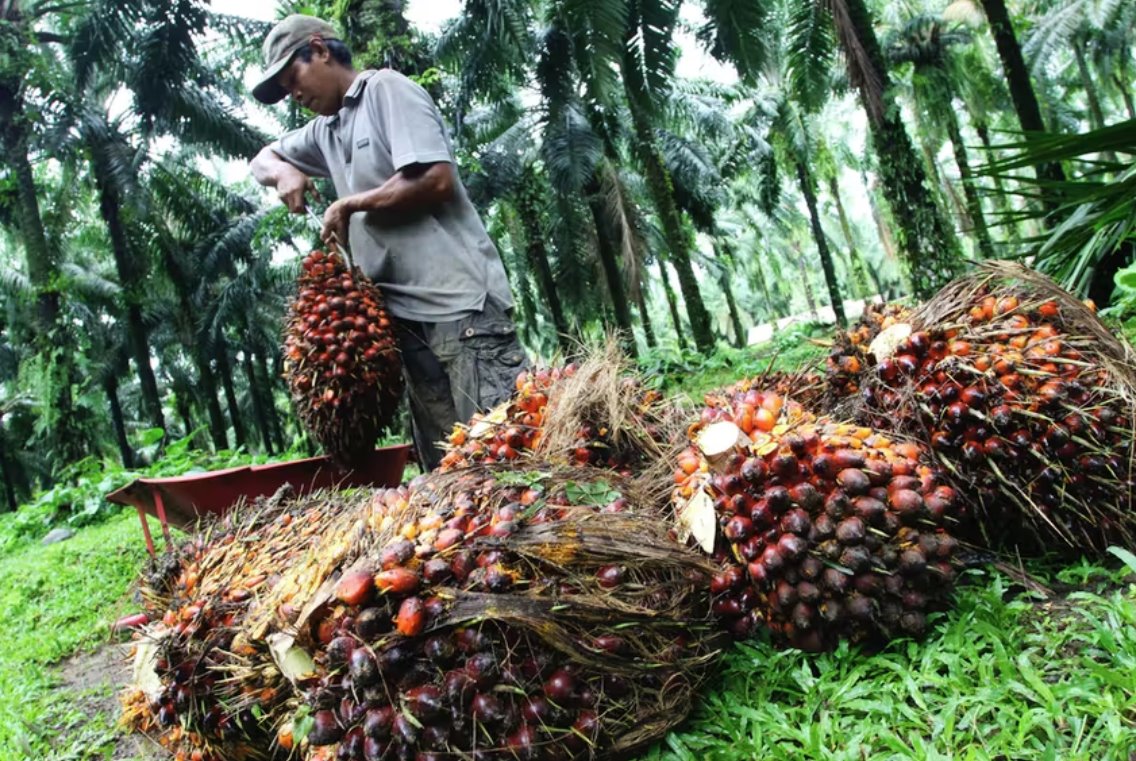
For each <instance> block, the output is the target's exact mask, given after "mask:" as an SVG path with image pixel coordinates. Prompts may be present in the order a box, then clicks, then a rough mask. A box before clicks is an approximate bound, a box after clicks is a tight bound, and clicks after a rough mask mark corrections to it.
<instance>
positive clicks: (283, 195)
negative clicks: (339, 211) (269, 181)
mask: <svg viewBox="0 0 1136 761" xmlns="http://www.w3.org/2000/svg"><path fill="white" fill-rule="evenodd" d="M309 191H310V192H311V193H312V195H313V196H315V198H316V199H317V200H318V199H319V191H318V190H316V185H315V183H314V182H312V178H311V177H308V176H307V175H306V174H304V173H303V172H301V171H300V170H299V169H296V168H295V167H292V166H289V167H288V169H287V170H280V172H279V177H278V178H277V180H276V195H277V196H278V197H279V198H280V201H281V202H282V203H283V204H284V205H285V206H287V207H288V211H290V212H292V213H293V214H301V213H303V211H304V209H305V208H306V207H307V203H308V202H307V199H306V198H305V197H304V196H305V195H306V194H307V193H308V192H309Z"/></svg>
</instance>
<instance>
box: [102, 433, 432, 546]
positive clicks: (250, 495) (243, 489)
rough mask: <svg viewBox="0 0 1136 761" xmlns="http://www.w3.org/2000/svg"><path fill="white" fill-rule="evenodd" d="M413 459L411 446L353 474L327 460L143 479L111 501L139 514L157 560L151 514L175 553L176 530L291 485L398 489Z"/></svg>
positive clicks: (376, 456)
mask: <svg viewBox="0 0 1136 761" xmlns="http://www.w3.org/2000/svg"><path fill="white" fill-rule="evenodd" d="M409 454H410V446H409V445H407V444H400V445H398V446H393V447H383V448H381V449H376V450H375V451H374V452H372V453H371V454H370V456H368V457H367V458H366V459H365V461H364V462H362V463H361V464H359V465H358V466H357V467H356V468H355V469H354V470H343V469H341V468H339V467H337V466H335V465H334V464H333V463H332V462H331V461H330V460H329V459H328V458H327V457H310V458H308V459H305V460H290V461H288V462H276V463H271V464H268V465H246V466H244V467H240V468H228V469H226V470H214V471H210V472H208V473H195V474H193V475H186V476H177V477H174V478H139V479H136V480H135V481H133V482H132V483H130V484H128V485H126V486H124V487H122V488H121V489H119V490H118V491H114V492H111V493H110V494H108V495H107V499H109V500H110V501H111V502H115V503H117V504H120V505H132V506H133V507H134V508H135V509H136V510H137V511H138V519H139V520H141V521H142V533H143V534H145V536H146V549H148V550H149V551H150V556H151V557H153V556H155V554H156V553H155V551H154V540H153V538H152V537H151V536H150V527H149V526H148V525H147V524H146V514H147V513H149V514H150V515H153V516H154V517H155V518H157V519H158V522H159V523H161V524H162V535H163V536H164V537H165V539H166V547H167V548H172V547H173V542H172V541H171V540H170V525H171V524H173V525H174V526H177V527H178V528H185V527H188V526H192V525H193V524H194V523H196V522H197V521H198V519H200V518H202V517H205V516H209V515H213V516H221V515H224V514H225V513H226V512H227V511H228V510H229V508H231V507H232V506H233V505H235V504H236V503H237V502H239V501H240V500H241V498H242V497H243V498H244V499H246V500H252V499H255V498H256V497H262V496H268V495H271V494H274V493H276V490H277V489H279V488H280V487H281V486H283V485H284V484H286V483H288V484H291V485H292V488H294V489H295V490H296V494H297V495H300V494H306V493H308V492H311V491H315V490H316V489H325V488H328V487H338V488H346V487H350V486H397V485H398V484H399V483H400V482H401V480H402V471H403V469H404V468H405V467H406V460H407V457H408V456H409Z"/></svg>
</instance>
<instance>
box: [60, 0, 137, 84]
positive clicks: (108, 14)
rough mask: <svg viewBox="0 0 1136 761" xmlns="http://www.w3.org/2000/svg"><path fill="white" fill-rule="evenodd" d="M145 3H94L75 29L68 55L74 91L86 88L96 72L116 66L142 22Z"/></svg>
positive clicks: (116, 0)
mask: <svg viewBox="0 0 1136 761" xmlns="http://www.w3.org/2000/svg"><path fill="white" fill-rule="evenodd" d="M144 5H145V0H142V1H139V0H95V2H92V3H91V4H90V6H89V8H88V9H87V12H86V13H84V14H83V15H82V16H81V17H80V18H79V21H78V23H77V24H76V26H75V30H74V32H73V33H72V35H71V44H70V45H69V46H68V54H69V56H70V58H71V63H72V67H73V71H74V73H75V85H76V89H77V90H83V89H85V88H86V86H87V83H88V82H89V81H90V78H91V76H92V75H93V73H94V71H95V69H96V68H98V67H100V66H107V65H108V64H109V65H111V66H115V65H117V62H118V61H120V60H121V57H120V53H121V51H122V49H123V46H124V45H126V44H127V40H129V39H130V37H131V35H132V33H133V30H134V28H135V27H136V25H137V24H139V23H140V22H141V20H142V13H143V6H144Z"/></svg>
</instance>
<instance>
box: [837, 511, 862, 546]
mask: <svg viewBox="0 0 1136 761" xmlns="http://www.w3.org/2000/svg"><path fill="white" fill-rule="evenodd" d="M864 533H865V528H864V522H863V521H862V520H860V519H859V518H857V517H855V516H854V517H851V518H845V519H844V520H842V521H841V522H840V523H838V524H837V525H836V539H837V540H838V541H839V542H840V543H841V544H859V543H860V542H862V541H864Z"/></svg>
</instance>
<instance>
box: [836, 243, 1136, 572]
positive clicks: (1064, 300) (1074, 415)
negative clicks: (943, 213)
mask: <svg viewBox="0 0 1136 761" xmlns="http://www.w3.org/2000/svg"><path fill="white" fill-rule="evenodd" d="M893 352H894V353H890V354H884V353H881V355H880V356H873V361H874V364H873V365H872V366H871V367H870V368H868V369H866V371H865V372H864V374H863V376H862V379H861V383H862V385H863V390H862V393H861V396H860V402H861V406H860V408H859V410H858V415H859V417H860V419H861V420H862V421H863V422H865V423H867V424H870V425H873V426H877V427H879V428H881V429H883V430H888V431H897V432H903V433H907V434H910V435H913V436H916V437H918V438H919V439H921V440H922V441H924V442H925V443H927V444H928V445H929V446H930V447H931V448H932V450H933V451H934V454H935V457H936V459H937V461H938V462H939V463H940V464H941V466H942V467H943V468H944V469H945V470H946V471H947V472H948V474H949V475H950V477H951V480H952V482H953V483H954V485H955V486H956V487H957V488H958V489H959V490H960V491H962V492H963V495H964V498H965V499H966V501H967V502H968V503H970V504H973V506H974V510H973V515H974V518H975V520H974V521H973V522H972V523H971V524H970V525H969V526H967V527H966V528H967V537H968V538H971V539H974V540H975V541H978V542H981V543H982V544H984V545H986V546H991V547H1016V548H1017V549H1018V550H1020V551H1024V552H1030V553H1035V552H1046V551H1053V550H1063V551H1066V552H1070V551H1071V552H1083V551H1086V550H1087V551H1095V552H1098V553H1100V552H1104V551H1105V549H1106V548H1107V547H1108V546H1109V545H1110V544H1116V543H1120V544H1129V543H1131V542H1132V541H1133V539H1134V538H1136V530H1134V528H1136V525H1134V519H1133V512H1132V504H1131V498H1132V460H1131V458H1132V443H1133V430H1132V425H1133V422H1134V416H1133V403H1134V400H1136V380H1134V378H1133V374H1132V369H1131V368H1132V364H1131V363H1132V358H1131V356H1130V351H1129V350H1128V349H1127V348H1126V347H1125V346H1123V345H1122V344H1121V343H1120V342H1119V341H1118V340H1117V339H1116V338H1115V337H1114V336H1113V335H1112V334H1111V333H1110V332H1109V331H1108V330H1107V328H1105V327H1104V326H1103V325H1102V324H1101V323H1100V321H1099V320H1098V319H1097V318H1096V316H1095V315H1094V314H1093V313H1092V311H1091V310H1090V309H1089V308H1088V307H1086V306H1085V305H1083V304H1081V303H1080V302H1078V301H1076V300H1075V299H1074V298H1072V297H1071V296H1069V294H1067V293H1066V292H1064V291H1062V290H1061V289H1060V288H1058V287H1056V286H1055V285H1054V284H1053V283H1052V282H1050V281H1048V280H1046V279H1045V278H1043V277H1041V276H1039V275H1036V274H1035V273H1032V272H1030V271H1028V270H1026V269H1025V268H1023V267H1020V266H1018V265H1010V264H1005V263H991V264H988V265H986V266H984V267H983V268H982V269H981V270H980V271H979V272H978V273H977V274H976V275H974V276H972V277H969V278H966V279H963V280H960V281H957V282H956V283H954V284H952V285H951V286H948V287H947V288H946V289H944V290H943V291H942V292H941V293H940V294H938V295H937V296H936V297H935V298H934V299H933V300H932V301H930V302H929V303H927V304H926V305H925V306H923V307H921V308H920V309H919V310H917V311H916V312H914V313H913V314H912V315H911V322H910V335H909V336H908V337H907V338H905V339H903V340H902V341H899V342H898V343H896V344H895V346H894V350H893Z"/></svg>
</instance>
